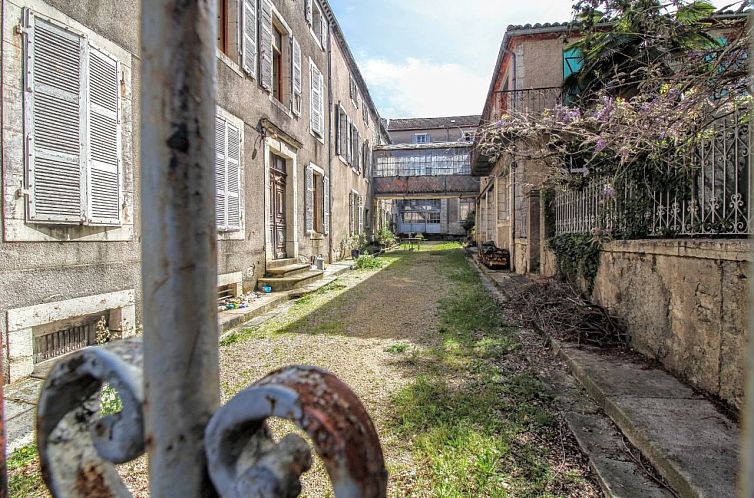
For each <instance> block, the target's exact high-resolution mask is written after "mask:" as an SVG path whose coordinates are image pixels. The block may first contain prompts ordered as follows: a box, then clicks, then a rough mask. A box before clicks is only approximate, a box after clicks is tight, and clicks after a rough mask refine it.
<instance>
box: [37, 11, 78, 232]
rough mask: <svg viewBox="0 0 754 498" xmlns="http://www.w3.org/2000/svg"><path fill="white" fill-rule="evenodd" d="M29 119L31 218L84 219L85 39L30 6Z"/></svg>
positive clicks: (54, 219)
mask: <svg viewBox="0 0 754 498" xmlns="http://www.w3.org/2000/svg"><path fill="white" fill-rule="evenodd" d="M24 14H25V16H26V19H27V23H26V24H27V29H28V31H27V36H26V57H27V58H26V88H25V99H26V106H25V107H26V108H25V120H26V130H27V131H26V133H27V136H26V146H27V151H26V152H27V155H28V157H27V167H28V178H29V186H30V190H31V195H30V198H29V213H28V219H29V220H30V221H47V222H61V223H81V222H82V221H83V209H84V205H83V200H84V195H83V193H84V191H85V189H86V182H85V178H84V175H83V169H84V165H83V163H84V157H83V156H82V151H81V144H82V143H83V138H84V137H83V131H84V127H83V126H82V122H83V121H84V112H83V109H82V108H83V106H84V98H83V94H84V89H83V86H84V85H83V77H82V69H83V66H84V63H83V61H84V56H83V53H84V47H85V46H84V42H83V38H82V37H80V36H78V35H76V34H74V33H72V32H70V31H68V30H66V29H64V28H62V27H58V26H56V25H53V24H51V23H48V22H46V21H43V20H41V19H37V18H35V17H34V16H33V14H32V13H31V12H30V11H29V10H26V11H24Z"/></svg>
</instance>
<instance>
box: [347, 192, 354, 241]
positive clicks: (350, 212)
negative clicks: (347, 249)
mask: <svg viewBox="0 0 754 498" xmlns="http://www.w3.org/2000/svg"><path fill="white" fill-rule="evenodd" d="M353 205H354V202H353V192H351V193H350V194H348V233H349V234H351V235H353V231H354V230H353V228H354V220H353Z"/></svg>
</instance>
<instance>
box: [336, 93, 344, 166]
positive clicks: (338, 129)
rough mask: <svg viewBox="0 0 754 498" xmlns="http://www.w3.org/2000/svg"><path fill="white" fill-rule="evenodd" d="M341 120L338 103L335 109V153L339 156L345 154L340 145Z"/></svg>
mask: <svg viewBox="0 0 754 498" xmlns="http://www.w3.org/2000/svg"><path fill="white" fill-rule="evenodd" d="M340 122H341V118H340V104H338V107H337V108H336V109H335V154H337V155H339V156H341V155H343V152H342V151H343V149H342V147H341V146H340V137H341V136H342V133H341V131H340Z"/></svg>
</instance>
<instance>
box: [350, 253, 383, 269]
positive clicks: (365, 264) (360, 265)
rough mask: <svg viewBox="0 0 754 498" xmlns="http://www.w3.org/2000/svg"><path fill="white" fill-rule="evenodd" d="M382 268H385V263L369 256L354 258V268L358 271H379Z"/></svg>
mask: <svg viewBox="0 0 754 498" xmlns="http://www.w3.org/2000/svg"><path fill="white" fill-rule="evenodd" d="M383 266H385V263H384V262H383V261H382V260H380V259H377V258H375V257H374V256H372V255H371V254H365V255H363V256H359V257H358V258H356V268H357V269H359V270H379V269H380V268H382V267H383Z"/></svg>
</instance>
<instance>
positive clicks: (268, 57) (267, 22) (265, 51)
mask: <svg viewBox="0 0 754 498" xmlns="http://www.w3.org/2000/svg"><path fill="white" fill-rule="evenodd" d="M260 25H261V35H260V38H259V41H260V47H259V53H260V57H261V74H260V79H261V83H262V88H264V89H265V90H267V91H269V92H271V91H272V3H270V0H262V13H261V15H260Z"/></svg>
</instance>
